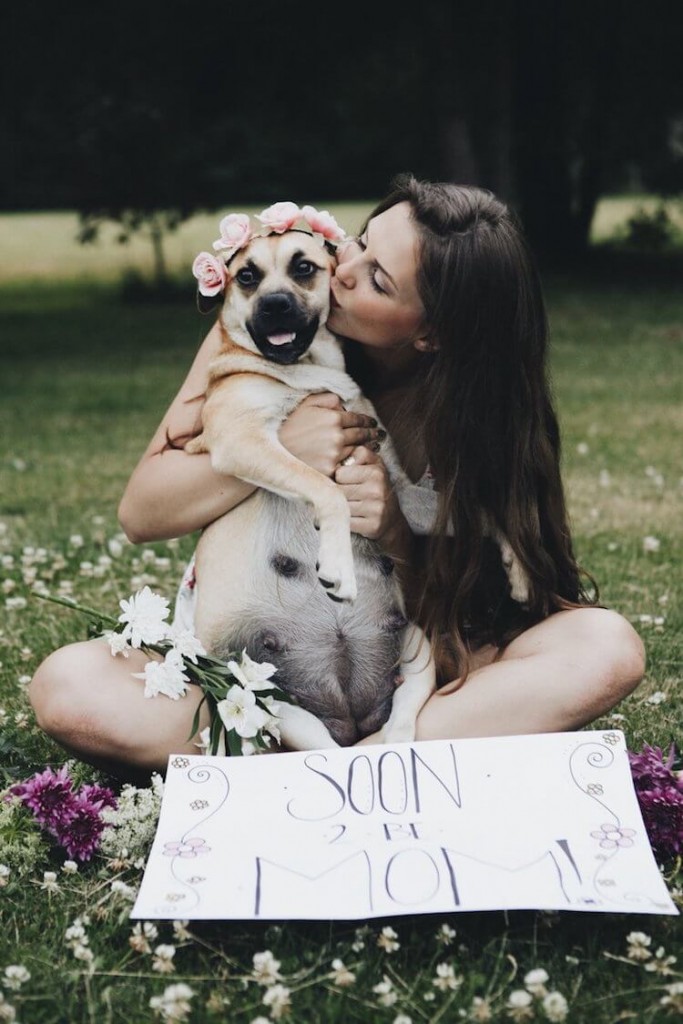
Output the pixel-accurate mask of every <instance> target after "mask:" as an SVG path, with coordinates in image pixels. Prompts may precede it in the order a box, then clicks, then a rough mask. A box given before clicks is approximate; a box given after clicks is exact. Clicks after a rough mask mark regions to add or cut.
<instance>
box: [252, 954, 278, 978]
mask: <svg viewBox="0 0 683 1024" xmlns="http://www.w3.org/2000/svg"><path fill="white" fill-rule="evenodd" d="M252 963H253V965H254V966H253V970H252V972H251V976H252V978H253V980H254V981H255V982H256V983H257V984H258V985H265V986H268V985H274V984H275V983H276V982H277V981H280V980H281V979H282V975H281V974H280V961H279V960H276V959H275V957H274V956H273V954H272V953H271V951H270V950H269V949H265V950H263V952H262V953H254V956H253V958H252Z"/></svg>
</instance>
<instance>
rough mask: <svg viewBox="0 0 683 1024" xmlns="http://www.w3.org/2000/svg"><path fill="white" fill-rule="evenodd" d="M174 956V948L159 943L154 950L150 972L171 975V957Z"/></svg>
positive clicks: (172, 968) (172, 966) (172, 967)
mask: <svg viewBox="0 0 683 1024" xmlns="http://www.w3.org/2000/svg"><path fill="white" fill-rule="evenodd" d="M174 956H175V946H171V945H170V944H169V943H161V945H159V946H157V947H156V949H155V950H154V960H153V961H152V970H153V971H158V972H159V974H171V973H172V972H173V971H174V970H175V965H174V963H173V957H174Z"/></svg>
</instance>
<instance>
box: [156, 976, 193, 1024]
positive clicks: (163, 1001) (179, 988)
mask: <svg viewBox="0 0 683 1024" xmlns="http://www.w3.org/2000/svg"><path fill="white" fill-rule="evenodd" d="M193 996H194V992H193V991H192V989H191V988H190V986H189V985H186V984H185V982H183V981H180V982H178V983H177V984H175V985H168V986H167V987H166V988H165V989H164V992H163V994H162V995H160V996H152V998H151V999H150V1001H149V1005H150V1009H152V1010H154V1012H155V1013H157V1014H158V1015H159V1016H160V1017H161V1019H162V1020H163V1021H168V1022H169V1024H171V1022H176V1021H178V1022H180V1021H184V1020H187V1018H188V1016H189V1014H190V1009H191V1007H190V1000H191V999H192V997H193Z"/></svg>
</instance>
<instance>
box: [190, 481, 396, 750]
mask: <svg viewBox="0 0 683 1024" xmlns="http://www.w3.org/2000/svg"><path fill="white" fill-rule="evenodd" d="M353 548H354V565H355V570H356V574H357V578H358V583H359V594H358V598H357V599H356V601H355V602H353V603H352V604H349V603H344V604H340V603H337V602H332V601H330V600H329V599H328V598H327V596H326V594H325V592H324V590H323V588H321V586H320V584H319V582H318V578H317V574H316V570H315V556H316V550H317V533H316V531H315V529H314V528H313V524H312V516H311V512H310V510H309V509H308V508H307V507H306V506H304V505H303V504H302V503H299V502H292V501H287V500H285V499H282V498H278V497H277V496H275V495H273V494H270V493H268V492H266V491H258V492H256V493H255V494H254V495H252V497H250V498H249V499H247V501H245V502H242V504H241V505H239V506H237V507H236V508H235V509H233V510H232V511H231V512H230V513H229V514H228V515H226V516H223V517H222V518H221V519H219V520H217V521H216V522H215V523H213V524H211V526H209V527H208V528H207V529H206V530H205V531H204V534H203V535H202V537H201V539H200V542H199V545H198V548H197V553H196V569H197V609H196V631H197V635H198V636H199V638H200V639H201V640H202V642H203V643H204V645H205V646H206V648H207V649H208V650H210V651H211V652H213V653H214V654H216V656H218V657H222V658H225V657H226V656H227V655H228V654H231V653H234V652H237V651H241V650H242V648H246V649H247V651H248V653H249V654H250V656H251V657H252V658H254V659H255V660H256V661H268V662H271V663H272V664H275V665H276V666H277V668H278V671H277V673H276V675H275V677H274V681H275V682H278V683H279V684H280V685H281V686H282V687H283V689H285V690H287V691H288V692H289V693H290V694H291V695H292V696H294V697H295V698H296V700H297V701H298V703H299V704H300V705H301V706H302V707H303V708H305V709H306V710H308V711H310V712H311V713H312V714H314V715H315V716H317V717H318V718H319V719H321V721H322V722H323V723H324V724H325V725H326V726H327V728H328V729H329V730H330V732H331V734H332V736H333V737H334V738H335V740H336V741H337V742H339V743H342V744H343V745H346V744H349V743H353V742H355V741H356V740H357V739H359V738H360V737H362V736H365V735H368V734H370V733H373V732H376V731H377V730H379V729H380V728H381V727H382V725H383V724H384V723H385V722H386V720H387V718H388V716H389V714H390V711H391V705H392V699H393V695H394V690H395V684H396V681H397V678H398V674H399V664H400V654H401V643H402V636H403V632H404V628H405V625H406V621H405V618H404V614H403V605H402V596H401V592H400V587H399V584H398V581H397V580H396V579H395V577H394V575H393V573H392V571H391V570H392V568H393V565H392V563H391V560H390V559H387V558H386V557H385V556H382V555H381V552H380V551H379V549H378V547H377V546H376V545H374V544H372V543H371V542H369V541H365V540H364V539H363V538H361V537H355V538H354V546H353Z"/></svg>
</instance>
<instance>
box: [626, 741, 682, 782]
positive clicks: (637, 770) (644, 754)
mask: <svg viewBox="0 0 683 1024" xmlns="http://www.w3.org/2000/svg"><path fill="white" fill-rule="evenodd" d="M628 759H629V763H630V765H631V774H632V775H633V782H634V784H635V787H636V789H657V787H658V786H660V785H665V786H678V787H679V788H681V789H683V780H681V779H680V778H678V776H676V775H675V774H674V772H673V764H674V761H675V759H676V748H675V746H674V744H673V743H672V744H671V746H670V748H669V753H668V754H667V757H666V760H664V754H663V752H662V749H661V747H651V746H650V745H649V744H648V743H645V744H644V746H643V749H642V751H641V753H640V754H632V753H630V752H629V755H628Z"/></svg>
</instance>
